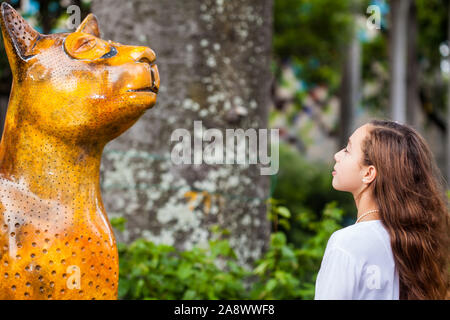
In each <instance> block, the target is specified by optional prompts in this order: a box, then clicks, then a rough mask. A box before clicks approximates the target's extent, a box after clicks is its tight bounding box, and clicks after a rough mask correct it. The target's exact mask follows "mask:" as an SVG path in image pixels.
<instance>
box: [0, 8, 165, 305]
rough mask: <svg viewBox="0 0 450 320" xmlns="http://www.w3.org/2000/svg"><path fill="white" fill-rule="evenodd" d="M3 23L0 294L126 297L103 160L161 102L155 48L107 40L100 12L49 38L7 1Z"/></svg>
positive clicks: (0, 16) (5, 296)
mask: <svg viewBox="0 0 450 320" xmlns="http://www.w3.org/2000/svg"><path fill="white" fill-rule="evenodd" d="M0 22H1V29H2V35H3V40H4V44H5V50H6V53H7V56H8V60H9V64H10V66H11V70H12V74H13V83H12V88H11V95H10V99H9V104H8V111H7V115H6V121H5V127H4V131H3V135H2V139H1V143H0V299H117V293H118V277H119V263H118V252H117V246H116V241H115V238H114V234H113V231H112V228H111V225H110V223H109V220H108V218H107V215H106V211H105V208H104V206H103V202H102V197H101V191H100V160H101V155H102V151H103V148H104V146H105V145H106V143H108V142H109V141H111V140H112V139H114V138H116V137H118V136H119V135H120V134H122V133H123V132H124V131H126V130H127V129H128V128H130V127H131V126H132V125H133V124H134V123H135V122H136V121H137V120H138V119H139V117H140V116H141V115H143V114H144V113H145V112H146V110H148V109H149V108H151V107H152V106H154V104H155V102H156V95H157V92H158V88H159V74H158V69H157V67H156V65H155V64H154V61H155V59H156V56H155V53H154V52H153V51H152V50H151V49H150V48H147V47H143V46H127V45H121V44H119V43H117V42H113V41H105V40H102V39H100V32H99V28H98V24H97V19H96V17H95V16H94V15H92V14H90V15H88V16H87V17H86V19H85V20H84V21H83V22H82V23H81V24H80V26H79V27H78V28H77V30H76V31H75V32H73V33H58V34H51V35H43V34H40V33H39V32H37V31H36V30H34V29H33V28H32V27H31V26H30V25H29V24H28V23H27V22H26V21H25V20H24V19H23V18H22V17H21V16H20V15H19V14H18V13H17V12H16V11H15V10H14V9H13V8H12V7H11V6H10V5H8V4H6V3H2V5H1V12H0Z"/></svg>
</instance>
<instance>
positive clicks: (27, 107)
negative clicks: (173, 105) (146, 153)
mask: <svg viewBox="0 0 450 320" xmlns="http://www.w3.org/2000/svg"><path fill="white" fill-rule="evenodd" d="M0 23H1V29H2V35H3V40H4V44H5V50H6V53H7V56H8V60H9V64H10V66H11V71H12V74H13V83H12V88H11V95H10V101H9V105H8V113H7V119H6V124H5V129H7V128H6V126H10V127H11V126H12V127H13V128H16V129H17V130H18V129H19V127H20V126H22V125H25V124H26V125H31V126H34V127H35V129H36V130H37V131H39V132H42V133H45V134H47V135H51V136H54V137H57V138H59V139H61V140H63V141H66V142H69V143H75V144H78V143H90V142H92V141H91V140H96V141H97V142H100V143H104V144H106V143H107V142H108V141H110V140H112V139H114V138H116V137H117V136H119V135H120V134H122V133H123V132H124V131H126V130H127V129H128V128H129V127H131V126H132V125H133V124H134V123H135V122H136V121H137V120H138V119H139V117H140V116H141V115H143V114H144V113H145V111H146V110H148V109H149V108H151V107H152V106H154V104H155V103H156V96H157V93H158V88H159V83H160V80H159V74H158V68H157V66H156V65H155V59H156V56H155V53H154V52H153V51H152V50H151V49H150V48H148V47H145V46H129V45H122V44H120V43H117V42H114V41H106V40H103V39H101V38H100V31H99V26H98V22H97V19H96V17H95V15H93V14H89V15H88V16H87V17H86V18H85V19H84V20H83V22H82V23H81V24H80V25H79V27H78V28H77V29H76V31H75V32H73V33H57V34H50V35H44V34H40V33H39V32H37V31H36V30H34V29H33V28H32V27H31V26H30V25H29V24H28V23H27V22H26V21H25V20H24V19H23V18H22V17H21V16H20V15H19V14H18V13H17V12H16V11H15V10H14V9H13V8H12V7H11V6H10V5H9V4H7V3H2V5H1V12H0ZM9 129H11V128H9Z"/></svg>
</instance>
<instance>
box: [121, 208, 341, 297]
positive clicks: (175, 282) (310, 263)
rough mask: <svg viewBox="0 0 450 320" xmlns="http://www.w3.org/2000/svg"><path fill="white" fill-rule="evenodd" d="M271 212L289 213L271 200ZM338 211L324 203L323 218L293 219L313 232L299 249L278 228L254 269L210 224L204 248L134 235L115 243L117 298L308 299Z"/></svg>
mask: <svg viewBox="0 0 450 320" xmlns="http://www.w3.org/2000/svg"><path fill="white" fill-rule="evenodd" d="M270 202H271V205H272V207H274V208H272V212H273V213H274V214H275V213H276V216H278V217H280V216H281V217H283V218H289V217H291V213H290V211H289V210H288V209H287V208H286V207H282V206H281V207H279V206H277V203H278V202H277V201H276V200H271V201H270ZM342 213H343V212H342V210H341V209H338V208H337V207H336V203H330V204H328V205H327V206H326V208H325V210H324V212H323V215H322V218H321V219H320V220H317V219H316V216H315V215H311V214H308V213H302V214H300V215H297V219H298V220H299V221H300V223H302V225H304V227H305V228H307V229H309V230H310V231H311V232H313V233H314V234H315V235H314V236H312V237H311V238H310V239H308V241H306V242H305V243H304V244H303V245H302V246H301V247H300V248H295V247H294V246H293V245H292V244H289V243H288V242H287V239H286V236H285V235H284V233H283V232H276V233H273V234H272V235H271V241H270V247H269V250H268V251H267V252H266V253H265V254H264V256H263V257H262V258H261V259H260V260H258V261H256V263H255V267H254V269H253V270H248V269H247V268H244V267H242V266H240V265H239V264H238V260H237V257H236V254H235V253H234V251H233V249H232V248H231V247H230V245H229V241H228V240H227V239H226V238H224V237H226V236H227V235H228V234H229V233H228V232H227V231H226V230H224V231H223V232H220V233H219V232H218V228H217V227H215V228H213V232H214V233H215V234H216V236H215V238H216V239H212V240H210V241H209V246H208V248H199V247H194V248H193V249H191V250H186V251H180V250H177V249H175V248H174V247H173V246H168V245H162V244H160V245H156V244H154V243H152V242H150V241H147V240H144V239H138V240H136V241H135V242H133V243H132V244H130V245H126V244H123V243H119V262H120V273H119V298H120V299H228V300H232V299H312V298H313V296H314V282H315V278H316V275H317V272H318V270H319V267H320V261H321V259H322V256H323V252H324V250H325V246H326V243H327V241H328V238H329V237H330V235H331V233H332V232H334V231H335V230H337V229H339V228H340V225H339V222H340V221H341V219H342Z"/></svg>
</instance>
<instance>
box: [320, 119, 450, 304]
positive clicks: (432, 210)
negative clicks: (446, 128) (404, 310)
mask: <svg viewBox="0 0 450 320" xmlns="http://www.w3.org/2000/svg"><path fill="white" fill-rule="evenodd" d="M334 158H335V160H336V165H335V166H334V171H333V172H332V174H333V183H332V184H333V187H334V188H335V189H336V190H340V191H347V192H351V193H352V194H353V197H354V199H355V203H356V207H357V210H358V214H357V219H356V222H355V224H353V225H351V226H348V227H346V228H343V229H341V230H338V231H336V232H334V233H333V234H332V235H331V237H330V239H329V240H328V244H327V247H326V250H325V255H324V257H323V260H322V264H321V267H320V271H319V273H318V275H317V280H316V292H315V299H445V298H446V294H447V290H448V288H449V282H448V280H449V273H448V272H449V269H448V268H447V266H448V265H447V263H448V258H449V248H450V245H449V215H448V209H447V201H446V200H445V196H444V191H443V188H442V186H441V185H440V184H439V180H438V175H437V173H438V170H437V169H436V166H435V163H434V160H433V157H432V154H431V152H430V150H429V148H428V146H427V144H426V143H425V141H424V139H423V138H422V137H421V136H420V135H419V134H418V133H417V132H416V131H415V130H414V129H412V128H410V127H408V126H405V125H401V124H399V123H396V122H391V121H379V120H375V121H371V122H370V123H368V124H366V125H364V126H362V127H360V128H358V129H357V130H356V131H355V132H354V133H353V134H352V136H351V137H350V139H349V140H348V144H347V146H346V148H345V149H343V150H341V151H339V152H338V153H336V154H335V156H334Z"/></svg>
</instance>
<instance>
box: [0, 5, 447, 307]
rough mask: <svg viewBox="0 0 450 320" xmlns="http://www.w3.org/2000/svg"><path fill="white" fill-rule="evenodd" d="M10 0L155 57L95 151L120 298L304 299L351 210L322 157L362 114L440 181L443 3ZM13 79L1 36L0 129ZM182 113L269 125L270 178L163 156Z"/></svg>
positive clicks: (27, 14) (24, 10) (211, 122)
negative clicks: (389, 128) (413, 136)
mask: <svg viewBox="0 0 450 320" xmlns="http://www.w3.org/2000/svg"><path fill="white" fill-rule="evenodd" d="M7 2H8V3H10V4H11V5H12V6H14V7H15V8H16V9H17V10H18V11H19V12H20V14H21V15H22V16H23V17H24V18H25V19H26V20H27V21H28V22H29V23H30V24H31V25H32V26H33V27H34V28H35V29H36V30H38V31H39V32H41V33H44V34H49V33H57V32H73V31H74V29H73V25H74V24H75V25H76V24H77V23H78V24H79V22H80V19H81V20H82V19H83V18H84V17H86V15H87V14H88V13H89V12H93V13H94V14H96V16H97V17H98V20H99V24H100V30H101V34H102V37H103V38H104V39H111V40H114V41H118V42H121V43H123V44H132V45H145V46H149V47H151V48H152V49H153V50H154V51H155V52H156V54H157V56H158V60H157V63H158V67H159V70H160V73H161V87H160V94H159V95H158V102H157V105H156V107H155V108H153V109H151V110H150V111H148V112H147V113H146V114H145V115H144V116H143V117H142V118H141V119H140V120H139V121H138V122H137V123H136V124H135V125H134V126H133V127H132V128H130V129H129V130H128V131H127V132H126V133H124V134H123V135H122V136H120V137H119V138H117V139H116V140H114V141H112V142H111V143H109V144H108V145H107V147H106V148H105V151H104V154H103V158H102V167H101V186H102V196H103V200H104V202H105V208H106V209H107V211H108V214H109V217H110V220H111V223H112V224H113V226H114V230H115V233H116V237H117V239H118V241H119V242H120V243H119V253H120V283H119V297H120V298H121V299H312V298H313V297H314V282H315V278H316V275H317V272H318V270H319V267H320V262H321V259H322V256H323V253H324V249H325V246H326V243H327V241H328V238H329V237H330V235H331V233H333V232H334V231H335V230H337V229H340V228H342V227H345V226H348V225H350V224H352V223H354V221H355V216H356V208H355V206H354V202H353V198H352V196H351V195H350V194H345V193H341V192H337V191H335V190H333V188H332V187H331V178H332V177H331V171H332V167H333V165H334V159H333V155H334V153H336V152H337V151H338V150H340V149H341V148H343V147H344V146H345V144H346V141H347V139H348V137H349V136H350V135H351V134H352V132H353V131H354V130H355V129H356V128H357V127H358V126H360V125H362V124H363V123H365V122H367V121H368V120H370V119H372V118H387V119H392V120H396V121H399V122H402V123H408V124H410V125H412V126H413V127H414V128H416V129H417V130H418V131H419V132H420V133H422V134H423V136H424V137H425V138H426V140H427V141H428V143H429V145H430V146H431V149H432V151H433V153H434V156H435V158H436V161H437V163H438V166H439V168H440V170H441V174H442V176H443V177H444V178H446V180H445V181H449V180H450V179H449V177H450V132H449V131H450V130H449V127H448V126H449V123H450V108H449V105H450V94H449V92H450V81H449V75H450V40H449V39H450V27H449V21H450V20H449V17H450V7H449V1H447V0H391V1H382V0H378V1H375V0H373V1H367V0H353V1H351V0H341V1H335V0H273V1H272V0H259V1H257V2H256V1H251V0H205V1H200V0H197V1H181V0H180V1H178V0H176V1H170V2H169V3H167V2H163V1H157V0H130V1H118V0H79V1H69V0H67V1H66V0H60V1H56V0H55V1H52V0H46V1H35V0H21V1H19V0H16V1H13V0H11V1H7ZM73 5H75V6H77V7H76V8H74V7H73ZM77 8H78V9H77ZM74 13H75V16H74ZM78 13H79V16H77V15H76V14H78ZM68 23H71V24H68ZM11 81H12V78H11V72H10V69H9V65H8V61H7V58H6V55H5V51H4V48H3V41H1V43H0V108H1V117H0V119H1V128H3V123H4V119H5V116H6V110H7V103H8V98H9V92H10V89H11ZM194 120H201V121H202V124H203V127H204V128H219V129H221V130H224V129H226V128H243V129H247V128H256V129H258V128H278V129H280V143H279V151H280V154H279V165H280V169H279V172H278V174H276V175H273V176H261V175H260V174H259V169H258V166H248V165H247V166H238V165H234V166H233V165H209V166H208V165H205V164H201V165H189V166H188V165H185V166H174V165H172V163H171V162H170V150H171V146H173V144H172V145H171V142H170V135H171V133H172V132H173V130H175V129H177V128H186V129H188V130H191V129H192V127H193V121H194ZM444 183H446V182H444ZM446 187H447V189H448V188H449V187H450V186H449V184H448V183H446Z"/></svg>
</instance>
